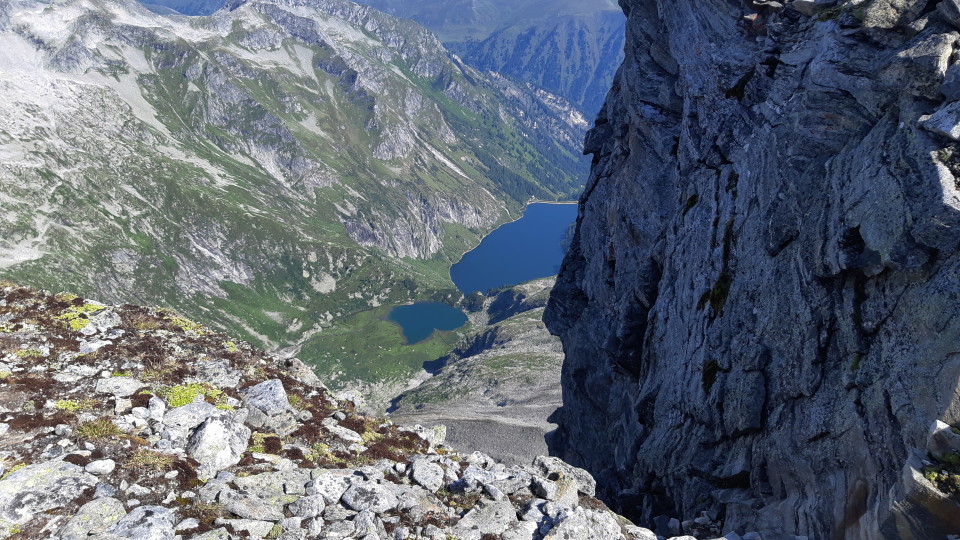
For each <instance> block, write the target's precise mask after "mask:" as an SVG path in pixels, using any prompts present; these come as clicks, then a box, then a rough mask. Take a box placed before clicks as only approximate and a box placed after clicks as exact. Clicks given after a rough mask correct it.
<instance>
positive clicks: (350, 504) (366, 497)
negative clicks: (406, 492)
mask: <svg viewBox="0 0 960 540" xmlns="http://www.w3.org/2000/svg"><path fill="white" fill-rule="evenodd" d="M340 501H341V502H342V503H343V505H344V506H346V507H347V508H349V509H351V510H356V511H357V512H361V511H363V510H371V511H373V512H376V513H378V514H382V513H383V512H386V511H388V510H392V509H394V508H396V507H397V502H398V500H397V496H396V495H395V494H394V493H393V491H392V490H390V489H389V488H387V487H386V486H384V485H381V484H374V483H373V482H362V483H357V484H354V485H352V486H350V487H349V488H348V489H347V490H346V491H345V492H344V493H343V497H341V499H340Z"/></svg>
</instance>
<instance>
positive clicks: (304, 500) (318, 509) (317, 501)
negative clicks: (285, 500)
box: [287, 495, 326, 519]
mask: <svg viewBox="0 0 960 540" xmlns="http://www.w3.org/2000/svg"><path fill="white" fill-rule="evenodd" d="M287 508H288V509H289V510H290V512H291V513H292V514H293V515H295V516H297V517H301V518H304V519H307V518H314V517H317V516H319V515H321V514H323V510H324V508H326V501H324V499H323V496H322V495H307V496H306V497H300V498H299V499H297V500H296V501H295V502H293V503H291V504H290V505H289V506H288V507H287Z"/></svg>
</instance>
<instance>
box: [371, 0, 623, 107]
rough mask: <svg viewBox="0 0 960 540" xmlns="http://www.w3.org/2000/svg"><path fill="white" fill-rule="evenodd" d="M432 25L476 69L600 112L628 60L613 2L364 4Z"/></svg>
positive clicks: (389, 0) (422, 0)
mask: <svg viewBox="0 0 960 540" xmlns="http://www.w3.org/2000/svg"><path fill="white" fill-rule="evenodd" d="M359 1H360V2H361V3H364V4H369V5H371V6H373V7H375V8H377V9H380V10H382V11H385V12H388V13H392V14H394V15H398V16H401V17H407V18H410V19H413V20H415V21H417V22H419V23H420V24H422V25H424V26H426V27H427V28H430V29H431V30H432V31H433V32H434V33H436V34H437V36H438V37H439V38H440V39H441V40H442V41H443V42H444V44H445V45H446V46H447V47H449V48H450V49H451V50H452V51H453V52H455V53H457V54H458V55H460V56H461V57H462V58H463V60H464V61H465V62H467V63H468V64H470V65H471V66H473V67H475V68H477V69H481V70H484V71H496V72H499V73H501V74H503V75H505V76H508V77H511V78H513V79H515V80H517V81H521V82H525V83H530V84H533V85H534V86H535V87H537V88H542V89H543V90H546V91H548V92H551V93H554V94H557V95H559V96H562V97H564V98H566V99H567V100H569V101H571V102H572V103H574V104H576V105H577V106H579V107H580V109H581V111H582V112H583V113H584V114H585V115H587V116H588V117H591V116H593V115H594V114H596V112H597V111H599V110H600V106H601V105H602V104H603V99H604V97H605V95H606V92H607V89H608V88H610V83H611V82H612V81H613V76H614V74H615V73H616V70H617V68H618V67H619V66H620V62H621V61H622V58H623V44H624V27H623V25H624V16H623V12H622V10H621V9H620V7H619V6H618V5H617V4H616V2H610V1H608V0H586V1H579V2H577V1H573V0H559V1H547V0H510V1H508V0H455V1H453V2H447V1H444V0H412V1H411V0H359Z"/></svg>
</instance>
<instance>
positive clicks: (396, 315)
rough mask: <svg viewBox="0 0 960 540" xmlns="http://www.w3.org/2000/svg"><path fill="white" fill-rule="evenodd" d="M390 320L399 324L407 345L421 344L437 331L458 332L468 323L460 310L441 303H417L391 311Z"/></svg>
mask: <svg viewBox="0 0 960 540" xmlns="http://www.w3.org/2000/svg"><path fill="white" fill-rule="evenodd" d="M389 318H390V320H391V321H393V322H395V323H397V324H399V325H400V328H401V329H402V330H403V337H405V338H406V339H407V343H419V342H421V341H423V340H425V339H427V338H428V337H430V336H431V335H433V332H434V331H435V330H441V331H447V330H456V329H457V328H460V327H461V326H463V325H464V324H466V323H467V316H466V315H464V313H463V311H461V310H460V309H459V308H455V307H452V306H448V305H447V304H441V303H439V302H417V303H416V304H409V305H404V306H397V307H395V308H393V309H392V310H390V317H389Z"/></svg>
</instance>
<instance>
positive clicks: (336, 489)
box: [307, 469, 354, 504]
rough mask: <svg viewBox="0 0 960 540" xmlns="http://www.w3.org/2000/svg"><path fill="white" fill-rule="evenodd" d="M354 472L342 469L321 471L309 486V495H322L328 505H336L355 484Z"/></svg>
mask: <svg viewBox="0 0 960 540" xmlns="http://www.w3.org/2000/svg"><path fill="white" fill-rule="evenodd" d="M353 478H354V476H353V472H352V471H349V470H342V469H329V470H328V469H319V470H318V471H317V473H316V476H315V477H314V479H313V481H312V482H310V483H309V484H307V494H308V495H320V496H322V497H323V500H324V501H325V502H326V503H327V504H335V503H337V502H339V501H340V497H342V496H343V493H344V492H345V491H346V490H347V488H348V487H350V485H351V484H352V483H353Z"/></svg>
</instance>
